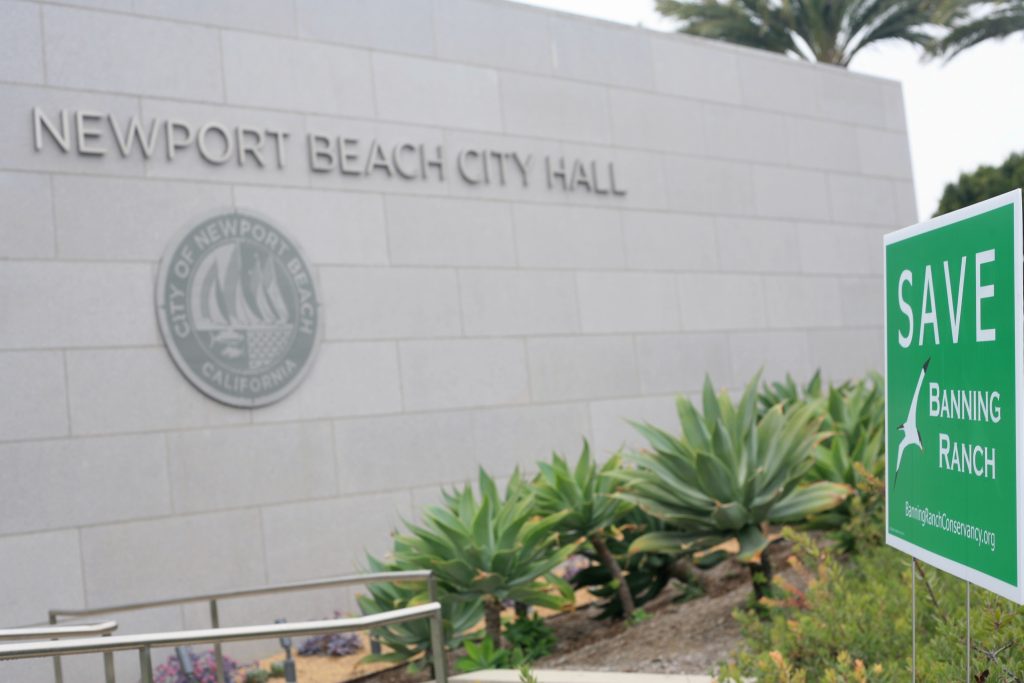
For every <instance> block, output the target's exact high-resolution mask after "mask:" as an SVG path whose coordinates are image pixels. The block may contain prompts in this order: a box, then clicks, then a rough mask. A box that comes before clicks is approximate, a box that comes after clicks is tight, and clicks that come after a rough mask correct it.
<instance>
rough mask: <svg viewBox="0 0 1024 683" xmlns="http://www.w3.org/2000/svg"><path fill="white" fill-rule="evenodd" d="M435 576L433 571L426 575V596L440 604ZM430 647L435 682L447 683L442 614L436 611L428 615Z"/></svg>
mask: <svg viewBox="0 0 1024 683" xmlns="http://www.w3.org/2000/svg"><path fill="white" fill-rule="evenodd" d="M437 597H438V596H437V578H436V577H435V576H434V574H433V573H431V574H430V576H428V577H427V598H428V599H429V600H430V602H436V603H437V604H441V601H440V600H438V599H437ZM430 649H431V651H432V652H433V655H434V681H435V683H448V659H447V657H446V656H445V652H444V616H443V615H442V614H441V613H440V612H438V613H437V614H435V615H432V616H431V617H430Z"/></svg>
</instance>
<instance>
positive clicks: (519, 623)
mask: <svg viewBox="0 0 1024 683" xmlns="http://www.w3.org/2000/svg"><path fill="white" fill-rule="evenodd" d="M505 640H507V641H508V643H509V645H510V646H511V647H512V649H513V650H519V651H520V652H522V653H523V660H524V661H526V662H532V661H534V660H536V659H540V658H541V657H547V656H548V655H549V654H551V653H552V652H554V650H555V630H554V629H553V628H551V627H550V626H548V625H547V623H546V622H545V621H544V619H543V618H542V617H540V616H539V615H536V614H535V615H533V616H532V617H526V618H521V619H516V620H515V621H514V622H512V623H511V624H509V625H508V626H506V627H505Z"/></svg>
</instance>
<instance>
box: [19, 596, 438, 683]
mask: <svg viewBox="0 0 1024 683" xmlns="http://www.w3.org/2000/svg"><path fill="white" fill-rule="evenodd" d="M423 618H429V619H430V627H431V628H430V641H431V651H432V654H433V659H434V662H433V663H434V675H435V678H436V680H437V683H447V673H446V671H445V669H446V666H445V654H444V631H443V625H442V622H441V603H439V602H436V601H433V602H428V603H425V604H422V605H416V606H414V607H403V608H401V609H397V610H392V611H389V612H381V613H379V614H371V615H366V616H362V617H353V618H346V619H329V620H326V621H303V622H295V623H291V624H289V623H284V624H262V625H259V626H231V627H225V628H208V629H197V630H192V631H168V632H164V633H148V634H140V635H127V636H107V637H102V638H79V639H76V640H64V641H41V642H31V643H11V644H6V645H5V644H0V661H3V660H14V659H31V658H37V657H59V656H61V655H74V654H93V653H103V654H104V655H109V654H111V653H113V652H118V651H123V650H138V651H139V664H140V668H141V670H142V683H152V681H153V663H152V658H151V650H152V648H154V647H181V646H186V645H198V644H202V643H227V642H237V641H243V640H258V639H262V638H283V637H291V636H309V635H316V634H324V633H344V632H346V631H361V630H364V629H368V628H374V627H378V626H388V625H390V624H399V623H402V622H406V621H413V620H415V619H423ZM108 682H109V683H114V679H113V677H112V671H111V672H108Z"/></svg>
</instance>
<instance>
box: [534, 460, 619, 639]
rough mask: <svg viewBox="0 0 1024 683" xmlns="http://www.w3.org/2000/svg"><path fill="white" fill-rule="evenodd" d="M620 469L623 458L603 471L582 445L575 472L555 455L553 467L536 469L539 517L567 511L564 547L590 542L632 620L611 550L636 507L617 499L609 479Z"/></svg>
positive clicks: (545, 465)
mask: <svg viewBox="0 0 1024 683" xmlns="http://www.w3.org/2000/svg"><path fill="white" fill-rule="evenodd" d="M619 465H620V458H619V456H617V455H616V456H613V457H611V458H609V459H608V461H607V462H605V464H604V465H603V466H601V467H600V468H599V467H598V466H597V464H596V463H595V462H594V461H593V460H592V459H591V457H590V445H589V444H588V443H587V442H586V441H584V442H583V452H582V453H580V457H579V459H578V460H577V461H576V466H575V467H572V468H570V467H569V463H568V462H567V461H566V460H565V459H564V458H562V457H561V456H560V455H558V454H557V453H555V454H554V455H552V457H551V462H550V463H546V462H540V463H537V467H538V468H539V469H540V474H538V475H537V479H536V480H535V481H534V492H535V496H536V511H537V513H539V514H541V515H554V514H558V513H560V512H562V511H565V512H566V513H567V514H565V516H563V517H562V519H561V521H560V522H559V524H558V526H557V527H556V529H557V530H558V534H559V540H560V542H561V543H562V545H567V544H569V543H577V542H579V541H587V542H589V543H590V545H591V547H592V548H593V549H594V554H595V556H596V557H597V560H598V562H600V563H601V566H602V567H603V568H604V570H605V572H606V573H607V575H608V581H607V583H608V585H609V586H610V587H611V588H612V589H613V590H615V591H616V593H617V597H618V602H619V605H620V606H621V612H622V614H623V616H624V617H626V618H627V619H628V618H629V617H630V615H631V614H632V613H633V609H634V601H633V594H632V592H631V591H630V585H629V582H628V581H626V580H625V577H624V576H623V573H622V567H621V566H620V565H619V561H618V559H617V558H616V557H615V553H613V552H612V551H611V550H610V549H609V547H608V539H609V536H610V535H614V534H610V532H611V530H612V527H613V526H615V525H616V524H618V523H619V522H621V521H622V519H623V517H624V516H625V515H626V514H627V513H628V512H629V510H630V508H631V507H632V505H630V504H629V503H628V502H626V501H623V500H621V499H619V498H614V497H612V494H613V493H614V492H615V483H614V481H613V480H612V479H611V478H610V477H609V476H608V475H609V474H610V473H613V472H615V471H616V470H617V469H618V468H619Z"/></svg>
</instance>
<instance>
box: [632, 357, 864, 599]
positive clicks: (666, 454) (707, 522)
mask: <svg viewBox="0 0 1024 683" xmlns="http://www.w3.org/2000/svg"><path fill="white" fill-rule="evenodd" d="M759 378H760V375H757V376H755V377H754V379H753V380H752V381H751V382H750V383H749V384H748V385H747V388H746V389H745V390H744V392H743V395H742V396H741V397H740V400H739V402H738V403H736V404H734V403H733V402H732V400H731V399H730V398H729V395H728V394H727V393H725V392H722V393H720V394H718V395H716V393H715V390H714V387H713V386H712V384H711V382H710V380H705V383H704V392H703V414H701V413H699V412H698V411H697V408H696V407H695V406H694V405H693V403H692V402H691V401H690V400H689V399H686V398H684V397H680V398H679V399H678V401H677V403H676V407H677V411H678V413H679V421H680V424H681V427H682V433H681V435H680V436H678V437H676V436H673V435H671V434H668V433H667V432H665V431H662V430H661V429H658V428H656V427H653V426H651V425H646V424H645V425H640V424H636V425H634V426H635V427H636V428H637V429H638V430H639V431H640V433H641V434H642V435H643V436H644V437H645V438H646V439H647V440H648V442H649V444H650V446H651V450H649V451H639V452H634V453H629V454H627V455H626V456H625V457H626V459H627V460H628V461H630V462H632V463H633V464H634V465H636V468H635V469H621V470H619V471H618V472H616V473H615V474H614V476H615V478H616V479H617V480H618V481H619V482H620V484H621V487H622V490H621V491H620V493H619V494H617V495H619V497H621V498H622V499H623V500H627V501H629V502H632V503H635V504H637V505H639V506H640V507H641V508H642V509H643V510H645V511H646V512H648V513H649V514H651V515H654V516H656V517H659V518H661V519H662V520H664V521H665V522H666V523H667V524H668V525H669V526H670V527H671V530H667V531H655V532H652V533H649V534H645V535H644V536H641V537H640V538H638V539H636V540H635V541H634V542H633V544H632V546H631V547H630V551H631V552H677V553H678V552H681V551H692V550H700V549H707V548H711V547H714V546H718V545H720V544H723V543H724V542H726V541H729V540H732V539H735V540H736V541H737V542H738V550H736V551H735V554H736V557H737V559H738V560H740V561H741V562H745V563H748V564H750V565H751V574H752V577H753V578H754V589H755V593H756V594H757V596H758V597H761V596H762V595H763V594H764V593H765V591H766V584H767V582H768V581H769V580H770V578H771V565H770V563H769V561H768V556H767V553H765V552H764V551H765V549H766V548H767V546H768V537H767V535H766V533H765V531H766V530H765V525H766V524H767V523H769V522H773V523H784V522H796V521H802V520H804V519H806V518H807V516H808V515H812V514H816V513H820V512H824V511H825V510H829V509H831V508H833V507H835V506H837V505H839V504H840V503H841V502H842V501H843V500H844V499H845V498H846V497H847V496H848V495H849V494H850V493H851V491H852V489H851V488H850V486H848V485H847V484H843V483H838V482H826V481H819V482H814V483H804V477H805V475H806V474H807V472H808V471H809V470H810V469H811V468H812V467H813V466H814V462H815V458H814V448H815V446H816V445H817V444H818V442H819V441H820V439H821V438H822V434H821V433H820V431H819V425H820V422H821V418H820V416H819V414H818V412H817V411H816V410H815V409H814V408H813V407H812V406H810V405H806V404H804V405H801V404H797V405H796V406H795V407H793V408H791V409H789V410H785V409H784V407H783V406H782V405H776V406H774V407H772V408H771V409H769V410H768V411H767V412H766V413H765V414H764V415H763V416H762V417H761V418H760V419H758V417H757V405H756V404H757V383H758V381H759Z"/></svg>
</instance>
